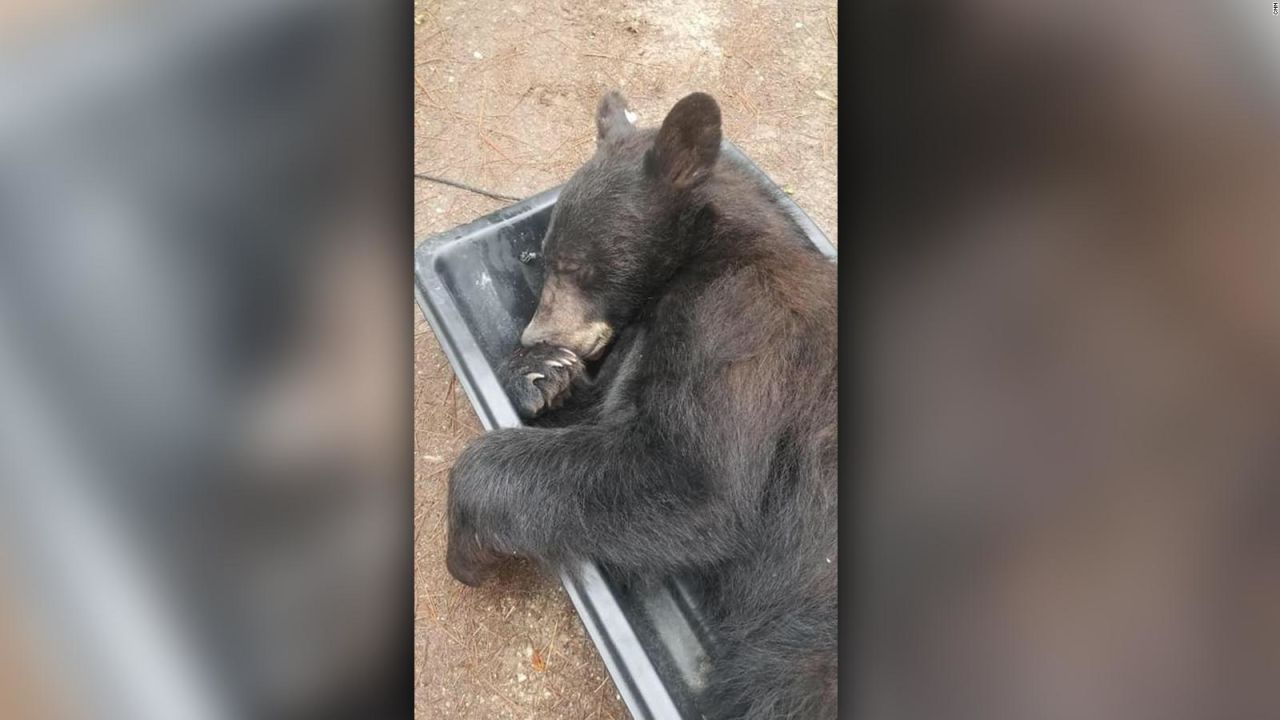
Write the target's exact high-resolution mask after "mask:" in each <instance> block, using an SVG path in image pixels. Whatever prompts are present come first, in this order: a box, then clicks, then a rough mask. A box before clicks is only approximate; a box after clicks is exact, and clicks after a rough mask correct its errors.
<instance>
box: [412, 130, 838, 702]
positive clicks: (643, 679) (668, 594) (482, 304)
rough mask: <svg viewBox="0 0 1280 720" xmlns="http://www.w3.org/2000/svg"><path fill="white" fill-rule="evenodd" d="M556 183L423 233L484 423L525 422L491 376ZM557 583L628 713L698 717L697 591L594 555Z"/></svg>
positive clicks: (516, 332) (524, 293)
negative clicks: (644, 578)
mask: <svg viewBox="0 0 1280 720" xmlns="http://www.w3.org/2000/svg"><path fill="white" fill-rule="evenodd" d="M722 155H723V157H724V158H725V159H727V160H729V161H730V162H736V163H739V164H741V165H742V166H744V167H746V168H748V169H749V170H750V171H751V172H752V173H754V174H755V175H756V176H757V177H758V178H759V179H760V182H761V184H762V185H763V186H764V187H766V188H767V189H768V190H769V192H770V193H772V194H773V196H774V197H775V198H776V199H777V201H778V202H779V203H780V204H781V205H782V206H783V207H784V208H786V209H787V210H788V211H789V212H790V213H791V214H792V216H793V217H794V219H795V221H796V223H797V224H798V225H799V226H800V227H801V229H802V230H804V232H805V234H807V235H808V236H809V239H810V240H811V241H812V242H813V244H814V245H815V246H816V247H817V248H818V249H819V250H820V251H822V253H823V254H824V255H827V256H828V257H830V258H833V259H834V258H835V257H836V250H835V248H834V247H833V246H832V245H831V243H830V242H829V241H828V240H827V238H826V237H825V236H824V235H823V234H822V232H821V231H820V230H818V227H817V226H816V225H814V224H813V221H812V220H810V219H809V217H808V216H807V215H805V214H804V212H803V211H802V210H800V208H799V207H798V206H796V204H795V203H794V202H792V201H791V198H790V197H788V196H787V195H786V194H785V193H784V192H782V191H781V190H780V189H779V188H778V187H777V186H776V185H775V184H774V183H773V182H772V181H771V180H770V179H769V178H768V176H766V175H765V174H764V173H763V172H761V171H760V169H759V168H757V167H756V166H755V165H754V164H753V163H752V162H751V161H750V160H748V159H747V158H746V156H744V155H743V154H742V153H741V152H740V151H739V150H738V149H737V148H736V147H734V146H733V145H732V144H731V143H729V142H728V141H726V142H725V143H724V145H723V151H722ZM559 194H560V188H558V187H557V188H552V189H551V190H547V191H545V192H541V193H539V194H537V195H534V196H533V197H530V198H527V199H525V200H522V201H521V202H518V203H516V204H515V205H511V206H509V207H506V208H503V209H501V210H498V211H496V212H494V213H491V214H489V215H486V216H484V217H482V218H480V219H478V220H476V221H474V222H471V223H468V224H466V225H462V226H460V227H457V228H454V229H453V230H449V231H446V232H443V233H440V234H437V235H432V236H430V237H428V238H426V239H425V240H424V241H423V242H422V243H421V244H420V245H419V246H418V248H417V251H416V252H415V257H414V264H415V268H414V278H415V294H416V295H417V300H418V304H419V306H421V308H422V311H423V313H425V314H426V316H427V322H428V323H430V324H431V328H432V330H434V331H435V334H436V337H437V338H438V339H439V341H440V345H441V347H442V348H443V349H444V352H445V355H446V356H447V357H448V358H449V363H450V364H451V365H452V366H453V370H454V372H455V373H456V374H457V376H458V381H459V382H460V384H461V385H462V387H463V389H464V390H465V391H466V393H467V397H468V398H470V399H471V404H472V406H474V407H475V411H476V414H477V415H478V416H479V417H480V422H481V423H483V425H484V427H485V429H486V430H492V429H495V428H502V427H515V426H519V425H521V424H522V423H521V421H520V418H519V416H517V414H516V411H515V409H514V408H513V407H512V406H511V403H510V401H509V400H508V399H507V395H506V393H505V392H504V391H503V389H502V386H501V384H500V383H499V381H498V378H497V376H496V374H495V369H496V368H497V367H498V366H499V365H500V364H501V363H502V362H503V360H504V359H505V358H506V357H507V356H508V355H509V354H510V352H511V351H512V350H513V349H514V348H515V346H516V344H517V343H518V342H519V337H520V332H521V331H522V330H523V329H524V326H525V325H526V324H527V323H528V322H529V319H530V318H531V317H533V311H534V310H535V308H536V307H537V304H538V292H539V290H540V288H541V287H542V267H541V263H532V264H525V263H522V262H521V261H520V255H521V253H523V252H525V251H537V250H538V249H539V247H540V245H541V243H542V237H543V234H544V233H545V232H546V229H547V222H548V221H549V219H550V216H551V209H552V207H553V206H554V205H555V202H556V198H557V197H558V196H559ZM560 579H561V582H563V583H564V587H565V590H566V591H567V592H568V593H569V598H570V599H571V600H572V602H573V605H574V607H575V608H576V609H577V611H578V615H579V617H581V618H582V622H583V624H584V625H585V626H586V629H587V633H588V634H589V635H590V636H591V639H592V641H593V642H594V643H595V645H596V648H597V650H599V652H600V656H601V657H602V658H603V659H604V663H605V667H607V668H608V670H609V674H610V676H611V677H612V678H613V682H614V685H616V686H617V688H618V692H619V694H620V695H621V696H622V699H623V701H624V702H625V703H626V705H627V708H628V709H629V710H630V711H631V714H632V715H633V716H634V717H636V718H642V719H648V718H654V719H662V720H666V719H667V718H699V717H700V716H701V713H700V712H698V710H697V707H696V698H697V695H698V691H699V690H700V688H701V687H702V682H703V678H704V673H705V668H706V657H707V649H708V648H710V647H713V644H714V642H715V639H714V638H713V637H711V636H710V635H709V634H708V632H707V630H706V628H705V625H704V623H703V622H702V617H701V614H700V612H699V610H698V600H697V597H698V592H697V589H696V588H694V587H692V586H691V585H690V584H689V583H686V582H684V581H682V580H680V579H677V578H672V579H670V580H668V581H667V582H665V583H662V584H658V585H654V586H646V587H643V588H641V587H628V586H626V585H624V584H623V583H621V582H619V581H616V580H614V579H613V578H611V577H610V576H609V574H608V572H607V571H605V570H603V569H602V568H600V567H598V566H597V565H595V564H593V563H582V564H580V565H579V566H576V567H571V568H564V569H562V570H561V572H560Z"/></svg>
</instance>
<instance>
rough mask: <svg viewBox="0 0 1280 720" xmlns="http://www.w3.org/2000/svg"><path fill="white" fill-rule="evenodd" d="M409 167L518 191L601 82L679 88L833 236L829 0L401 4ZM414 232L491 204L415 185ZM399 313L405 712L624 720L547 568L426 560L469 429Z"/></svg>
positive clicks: (570, 139)
mask: <svg viewBox="0 0 1280 720" xmlns="http://www.w3.org/2000/svg"><path fill="white" fill-rule="evenodd" d="M413 22H414V85H415V87H414V166H415V171H416V172H421V173H428V174H431V175H435V176H439V177H444V178H448V179H450V180H456V181H459V182H463V183H466V184H469V185H472V186H476V187H480V188H484V189H487V190H491V191H494V192H497V193H501V194H504V195H512V196H517V197H525V196H528V195H530V194H533V193H535V192H538V191H540V190H544V189H546V188H548V187H552V186H554V185H558V184H560V183H563V182H564V181H565V180H566V179H567V178H568V177H569V175H570V174H572V173H573V171H574V170H575V169H576V168H577V167H578V165H580V164H581V163H582V162H583V161H584V160H585V159H586V158H587V157H588V156H589V155H590V153H591V152H592V143H593V142H594V139H595V125H594V121H593V115H594V110H595V105H596V102H597V101H598V99H599V97H600V95H601V94H603V93H604V92H605V91H606V90H608V89H610V88H614V87H616V88H619V89H621V90H622V91H623V93H624V94H625V95H626V96H627V98H628V100H629V101H630V103H631V107H632V109H633V110H634V111H635V112H637V113H638V114H639V116H640V118H639V123H640V124H641V125H648V124H657V123H659V122H661V120H662V117H663V115H664V114H665V112H666V111H667V110H668V109H669V108H670V107H671V106H672V105H673V104H674V103H675V102H676V101H677V100H679V99H680V98H681V97H683V96H684V95H686V94H687V93H690V92H693V91H695V90H702V91H706V92H709V93H711V94H712V95H713V96H714V97H715V98H716V99H717V100H718V101H719V102H720V105H721V110H722V113H723V117H724V127H725V135H726V137H728V138H729V139H730V140H732V141H733V142H734V143H736V144H737V145H738V146H739V147H741V148H743V150H744V151H745V152H746V153H747V155H748V156H749V157H751V158H752V159H753V160H754V161H755V162H756V163H757V164H758V165H760V167H761V168H762V169H764V171H765V172H767V173H768V174H769V175H770V176H771V177H773V179H774V180H775V181H776V182H777V183H778V184H779V185H781V186H783V188H784V189H786V190H788V191H789V192H791V193H792V196H793V197H794V198H795V200H796V202H797V203H799V205H800V206H801V207H802V208H804V209H805V211H806V212H807V213H809V215H810V216H811V217H812V218H813V219H814V221H815V222H816V223H817V224H818V226H819V227H820V228H821V229H822V230H823V232H825V233H826V234H827V236H828V237H829V238H830V239H831V240H832V241H833V242H836V241H837V240H838V238H837V227H836V155H837V139H836V101H837V91H836V79H837V74H836V46H837V33H836V27H837V25H836V2H835V0H828V1H825V2H817V3H813V4H808V5H801V4H797V3H794V2H780V1H778V0H765V1H762V2H734V1H732V0H640V1H637V2H620V1H618V0H598V1H596V2H589V3H587V2H573V1H572V0H559V2H557V1H556V0H517V1H516V2H493V1H492V0H458V1H446V2H440V1H439V0H416V1H415V3H414V21H413ZM414 197H415V204H414V230H415V242H417V241H418V240H421V239H422V238H423V237H425V236H427V235H429V234H431V233H435V232H439V231H442V230H447V229H449V228H452V227H454V226H456V225H459V224H461V223H464V222H467V221H470V220H472V219H474V218H476V217H478V216H480V215H483V214H485V213H488V212H491V211H493V210H496V209H498V208H500V207H502V206H504V205H506V204H508V203H507V202H506V201H501V200H494V199H491V198H488V197H485V196H482V195H478V194H474V193H471V192H468V191H464V190H458V189H455V188H452V187H448V186H445V185H440V184H437V183H434V182H430V181H425V180H416V181H415V193H414ZM415 317H416V318H417V321H416V326H415V328H414V366H415V370H414V372H415V385H414V393H415V396H414V416H415V442H414V453H415V465H414V467H415V472H414V482H415V520H414V542H415V565H416V566H415V572H414V578H415V579H414V583H415V593H416V600H417V602H416V614H415V647H416V650H415V687H414V693H415V702H416V713H415V715H416V717H418V718H421V719H424V720H425V719H427V718H431V719H436V718H439V719H441V720H454V719H455V718H457V719H462V718H468V719H469V718H485V719H488V718H521V719H524V718H546V719H552V718H554V719H557V720H558V719H561V718H567V719H575V720H576V719H586V718H626V717H627V711H626V709H625V707H624V706H623V704H622V703H621V702H620V701H619V699H618V696H617V693H616V691H615V689H614V687H613V685H612V683H611V682H610V681H609V678H608V674H607V672H606V671H605V669H604V665H603V663H602V662H601V661H600V658H599V657H598V655H597V654H596V652H595V649H594V647H593V646H592V644H591V642H590V640H589V638H587V636H586V633H585V631H584V630H583V628H582V625H581V623H580V622H579V621H578V619H577V616H576V615H575V613H574V611H573V608H572V606H571V605H570V604H569V600H568V597H567V596H566V595H565V593H564V591H563V590H562V589H561V587H560V585H559V583H558V582H557V581H556V580H554V579H551V578H541V577H538V576H537V575H535V574H534V573H532V572H531V571H530V570H529V569H528V568H522V567H515V568H512V569H511V570H510V571H508V572H506V573H505V574H504V575H503V576H502V577H501V578H499V580H498V582H494V583H491V584H490V585H488V586H486V587H484V588H481V589H470V588H466V587H464V586H462V585H460V584H459V583H457V582H455V581H454V580H453V579H452V578H451V577H450V576H449V574H448V573H447V572H446V570H445V568H444V538H445V536H444V498H445V483H446V478H447V476H448V471H449V468H450V467H451V466H452V464H453V462H454V460H455V459H456V458H457V456H458V453H459V451H461V449H462V448H463V447H464V446H465V445H466V443H467V442H468V441H470V440H471V439H472V438H474V437H475V436H476V435H478V434H479V433H480V432H481V429H480V424H479V421H478V420H477V419H476V417H475V415H474V413H473V412H472V410H471V406H470V403H469V402H468V400H467V398H466V395H465V393H463V392H462V390H461V388H459V387H458V386H457V383H456V381H455V379H454V376H453V373H452V371H451V369H450V367H449V363H448V361H447V360H446V359H445V357H444V355H443V353H442V352H441V351H440V347H439V345H438V344H437V342H436V340H435V337H434V336H433V335H432V333H431V329H430V327H428V326H427V323H426V321H425V319H424V318H423V316H422V314H421V312H420V311H418V312H416V315H415Z"/></svg>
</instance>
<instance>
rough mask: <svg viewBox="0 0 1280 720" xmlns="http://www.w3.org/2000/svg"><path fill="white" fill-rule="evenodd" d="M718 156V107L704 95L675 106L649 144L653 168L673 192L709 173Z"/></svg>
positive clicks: (698, 95) (685, 100)
mask: <svg viewBox="0 0 1280 720" xmlns="http://www.w3.org/2000/svg"><path fill="white" fill-rule="evenodd" d="M719 155H720V106H719V105H717V104H716V101H715V100H713V99H712V98H711V96H710V95H708V94H706V93H700V92H698V93H693V94H692V95H689V96H687V97H685V98H684V99H683V100H681V101H680V102H678V103H676V105H675V107H673V108H671V112H669V113H667V118H666V119H665V120H663V121H662V128H661V129H659V130H658V137H657V139H656V140H654V143H653V157H652V162H653V168H654V170H655V171H656V172H657V173H658V174H659V175H660V176H661V177H663V178H665V179H666V180H667V182H670V183H671V184H672V185H673V186H674V187H675V188H676V189H677V190H684V189H687V188H691V187H693V186H694V185H697V184H698V183H700V182H702V181H703V180H705V179H706V178H707V176H708V175H709V174H710V173H711V168H712V167H713V166H714V165H715V164H716V158H717V157H719Z"/></svg>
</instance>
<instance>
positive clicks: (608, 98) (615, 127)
mask: <svg viewBox="0 0 1280 720" xmlns="http://www.w3.org/2000/svg"><path fill="white" fill-rule="evenodd" d="M627 115H628V113H627V99H626V98H624V97H622V93H620V92H618V91H617V90H610V91H609V92H607V93H605V95H604V97H602V98H600V105H598V106H597V107H596V144H597V145H600V144H602V143H604V142H605V141H607V140H616V139H618V138H621V137H626V136H627V135H630V134H631V133H633V132H635V131H636V126H635V125H633V124H632V122H631V118H630V117H628V116H627Z"/></svg>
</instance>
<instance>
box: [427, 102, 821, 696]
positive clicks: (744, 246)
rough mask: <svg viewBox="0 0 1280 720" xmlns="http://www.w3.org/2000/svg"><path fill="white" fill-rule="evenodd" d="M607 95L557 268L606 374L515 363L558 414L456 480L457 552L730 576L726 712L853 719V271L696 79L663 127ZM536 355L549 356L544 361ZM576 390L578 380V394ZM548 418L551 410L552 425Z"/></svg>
mask: <svg viewBox="0 0 1280 720" xmlns="http://www.w3.org/2000/svg"><path fill="white" fill-rule="evenodd" d="M624 109H625V101H624V100H623V99H622V98H621V96H619V95H617V94H616V93H610V94H609V95H606V96H605V98H604V99H603V100H602V101H601V104H600V111H599V114H598V117H597V128H598V130H599V137H600V140H599V146H598V149H597V152H596V154H595V155H594V157H592V158H591V159H590V160H589V161H588V162H587V163H586V165H585V166H584V167H583V168H582V169H580V170H579V171H578V172H577V173H576V174H575V175H574V177H573V178H572V179H571V180H570V182H569V183H568V184H567V185H566V186H565V188H564V191H563V192H562V194H561V196H560V200H559V202H558V204H557V206H556V209H555V212H554V215H553V218H552V221H551V226H550V228H549V230H548V234H547V237H546V239H545V241H544V253H545V261H546V263H547V272H548V274H549V275H550V274H552V273H560V274H561V276H562V277H563V278H566V279H567V280H569V281H571V282H572V283H573V284H574V286H575V287H577V288H580V289H581V290H582V291H583V294H584V296H585V297H587V298H589V300H590V303H591V306H592V307H591V311H592V314H593V317H596V318H604V319H606V320H607V321H608V323H609V324H610V325H611V326H612V327H613V328H614V330H615V334H614V335H613V338H612V340H613V341H612V345H611V347H610V349H609V350H608V354H607V355H606V356H605V357H604V359H603V360H602V361H601V362H600V367H599V368H598V371H597V372H596V373H595V374H594V376H592V375H591V374H590V373H588V372H587V371H586V370H585V369H583V368H584V365H583V364H582V363H577V364H576V365H573V366H571V367H561V366H558V365H557V366H553V367H554V370H555V371H556V372H557V374H556V375H555V376H554V378H553V380H552V382H553V383H554V386H555V389H553V390H549V389H548V387H545V386H543V383H545V382H547V381H546V380H544V379H533V380H527V379H526V372H527V371H529V370H530V368H533V367H536V363H537V361H538V358H539V357H543V358H547V357H554V353H555V352H556V350H555V349H554V348H547V347H544V346H536V347H534V348H530V349H526V350H522V351H521V352H520V353H519V354H518V358H517V361H516V367H517V371H516V372H514V373H512V374H511V380H510V387H511V391H512V396H513V399H514V400H515V401H516V402H517V404H518V405H520V406H521V407H522V410H523V411H524V412H525V413H526V415H532V414H536V413H538V412H540V411H541V410H542V409H543V408H545V407H547V406H554V405H555V403H556V402H559V401H560V400H563V397H562V396H561V395H560V394H558V393H559V388H563V387H566V386H567V383H566V382H565V381H564V380H565V377H566V373H567V374H569V375H570V376H571V379H572V385H573V387H572V390H571V392H572V395H571V396H570V400H569V402H568V404H567V405H566V406H565V407H564V408H562V409H561V410H559V411H557V412H553V413H551V414H549V415H547V416H545V421H542V425H543V426H540V427H528V428H519V429H509V430H499V431H496V432H492V433H489V434H487V435H485V436H483V437H481V438H479V439H478V440H477V441H476V442H475V443H473V444H472V445H471V446H470V447H468V448H467V450H466V451H465V452H464V453H463V454H462V456H461V457H460V458H459V460H458V462H457V464H456V465H455V467H454V468H453V471H452V473H451V475H450V494H449V520H450V536H449V550H448V564H449V569H450V571H451V572H452V573H453V574H454V576H455V577H456V578H458V579H459V580H461V581H462V582H465V583H468V584H475V583H478V582H480V581H482V580H483V578H484V577H485V576H486V575H487V573H488V572H489V571H490V570H491V569H492V566H493V564H494V563H496V562H497V561H498V560H499V559H500V558H501V557H503V556H504V555H509V554H515V555H521V556H526V557H531V558H535V559H538V560H540V561H543V562H546V563H552V564H554V563H557V562H559V561H562V560H564V559H567V558H577V557H585V558H592V559H594V560H597V561H599V562H602V563H605V564H607V565H609V566H612V567H616V568H619V569H621V570H624V571H628V572H631V573H634V574H637V575H640V576H646V577H656V576H665V575H669V574H672V573H689V572H692V573H698V574H700V575H702V576H703V577H706V578H708V579H709V580H710V581H711V586H712V588H713V603H714V606H713V614H714V615H715V617H716V618H717V627H716V632H717V635H718V636H719V639H720V642H721V644H720V646H719V647H720V648H721V651H720V652H718V653H717V656H716V657H714V658H712V668H713V669H712V673H711V677H710V685H709V690H708V692H707V696H706V697H705V698H704V703H703V704H704V708H705V710H704V712H705V713H706V714H707V716H708V717H711V718H780V717H794V718H834V717H835V716H836V666H837V658H836V630H837V628H836V623H837V620H836V617H837V604H836V600H837V585H836V545H837V529H836V498H837V482H836V445H837V423H836V273H835V266H834V265H833V264H832V263H830V262H829V261H827V260H826V259H824V258H823V257H822V256H821V255H820V254H819V253H817V252H816V251H815V250H814V249H813V248H812V247H811V246H809V244H808V242H807V241H806V239H805V238H804V236H803V234H802V233H801V231H800V230H799V229H798V227H797V226H796V225H795V223H794V222H793V221H792V220H791V219H790V218H789V217H788V216H787V215H786V214H785V212H784V211H783V210H782V209H781V208H779V207H778V206H777V205H776V204H775V203H774V202H773V201H772V200H771V199H770V198H769V197H768V195H767V194H766V192H765V191H764V190H763V189H762V188H761V187H759V186H758V184H757V183H756V182H755V181H754V180H753V179H752V178H751V177H750V176H749V175H748V174H746V173H745V172H744V171H743V170H742V169H740V168H738V167H736V166H734V165H733V164H732V163H730V162H729V161H728V160H724V159H721V158H719V156H718V151H719V144H720V111H719V108H718V107H717V105H716V103H715V101H714V100H712V99H711V98H710V97H709V96H707V95H704V94H700V93H699V94H694V95H691V96H689V97H687V98H685V99H684V100H681V101H680V102H679V103H678V104H677V105H676V106H675V107H674V108H673V109H672V111H671V113H670V114H669V115H668V117H667V119H666V120H665V121H664V123H663V125H662V128H661V129H660V130H657V131H653V130H641V129H637V128H635V127H634V126H632V125H631V123H630V122H629V121H628V120H627V119H626V118H625V116H624V114H623V113H624ZM531 363H533V364H531ZM564 392H566V393H567V392H570V391H568V390H565V391H564ZM540 421H541V419H540Z"/></svg>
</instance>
